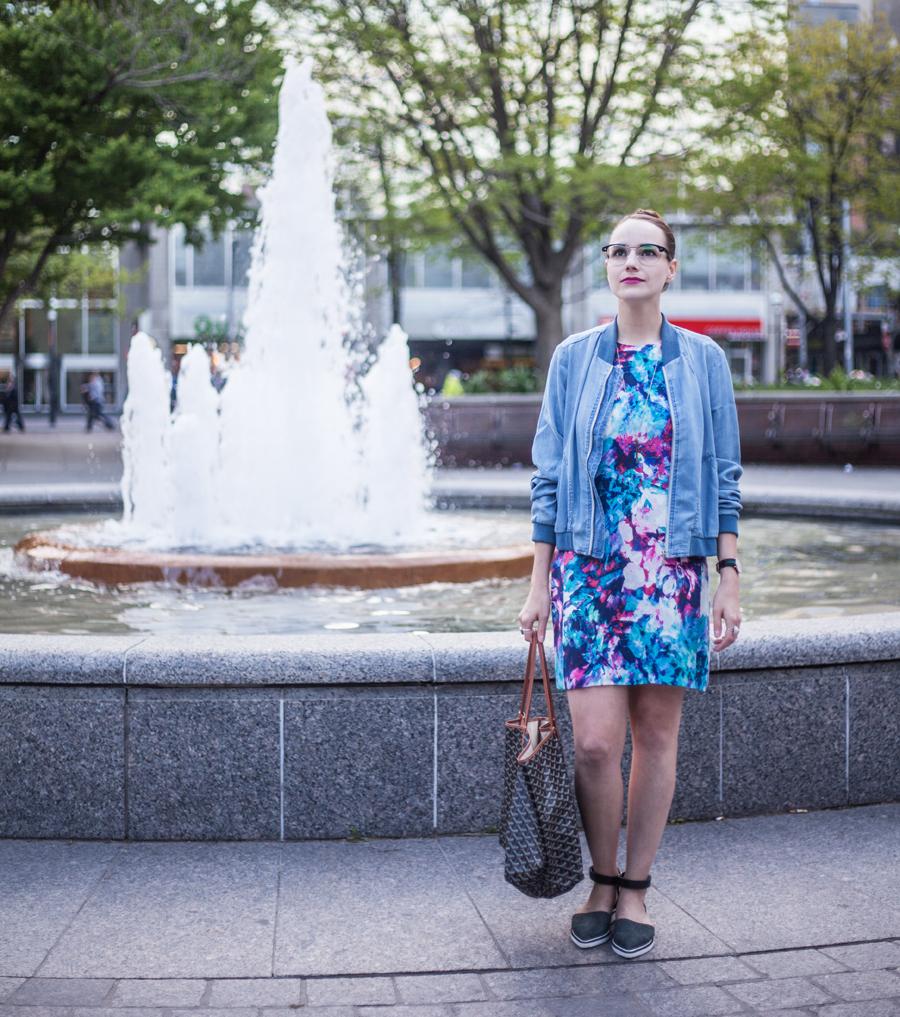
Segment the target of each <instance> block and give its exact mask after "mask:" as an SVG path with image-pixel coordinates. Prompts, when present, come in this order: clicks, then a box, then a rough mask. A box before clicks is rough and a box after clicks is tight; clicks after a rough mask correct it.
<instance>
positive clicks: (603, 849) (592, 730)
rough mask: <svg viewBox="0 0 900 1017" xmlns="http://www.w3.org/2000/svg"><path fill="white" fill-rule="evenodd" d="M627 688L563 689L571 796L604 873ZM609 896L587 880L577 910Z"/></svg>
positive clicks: (613, 824) (616, 821)
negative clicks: (571, 747)
mask: <svg viewBox="0 0 900 1017" xmlns="http://www.w3.org/2000/svg"><path fill="white" fill-rule="evenodd" d="M628 691H629V690H628V689H627V688H625V687H623V686H615V685H595V686H592V687H590V688H586V689H573V690H572V691H570V692H569V712H570V713H571V715H572V727H573V729H574V734H575V796H576V798H577V799H578V808H579V809H580V810H581V821H582V822H583V823H584V835H585V837H586V838H587V842H588V848H589V849H590V852H591V863H592V864H593V866H594V871H595V872H597V873H600V874H602V875H606V876H614V875H616V873H617V872H618V869H617V868H616V855H617V853H618V850H619V832H620V831H621V829H622V751H623V749H624V748H625V729H626V724H627V718H628ZM615 899H616V890H615V887H613V886H601V885H600V884H598V883H591V894H590V896H589V897H588V899H587V901H586V903H585V904H584V906H583V907H581V908H580V909H579V911H580V912H587V911H612V909H613V907H614V902H615Z"/></svg>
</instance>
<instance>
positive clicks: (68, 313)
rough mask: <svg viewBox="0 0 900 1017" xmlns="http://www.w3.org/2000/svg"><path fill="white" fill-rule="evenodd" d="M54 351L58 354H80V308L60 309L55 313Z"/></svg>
mask: <svg viewBox="0 0 900 1017" xmlns="http://www.w3.org/2000/svg"><path fill="white" fill-rule="evenodd" d="M57 315H58V317H57V319H56V350H57V352H58V353H65V354H69V353H82V352H83V350H82V348H81V334H82V313H81V308H80V307H62V308H60V309H59V311H57Z"/></svg>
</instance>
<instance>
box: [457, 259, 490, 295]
mask: <svg viewBox="0 0 900 1017" xmlns="http://www.w3.org/2000/svg"><path fill="white" fill-rule="evenodd" d="M460 263H461V268H462V286H463V289H488V288H489V287H490V286H491V284H492V282H493V279H492V274H493V273H492V272H491V270H490V268H489V267H488V263H487V262H486V261H485V260H484V258H482V257H481V255H480V254H475V253H474V252H470V251H466V252H465V253H464V254H463V255H462V257H461V258H460Z"/></svg>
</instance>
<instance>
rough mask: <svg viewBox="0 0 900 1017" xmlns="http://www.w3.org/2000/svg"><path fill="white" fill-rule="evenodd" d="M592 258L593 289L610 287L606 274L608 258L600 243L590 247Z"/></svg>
mask: <svg viewBox="0 0 900 1017" xmlns="http://www.w3.org/2000/svg"><path fill="white" fill-rule="evenodd" d="M590 259H591V289H594V290H605V289H609V279H608V278H607V276H606V258H605V257H604V256H603V251H601V250H600V244H593V245H592V246H591V248H590Z"/></svg>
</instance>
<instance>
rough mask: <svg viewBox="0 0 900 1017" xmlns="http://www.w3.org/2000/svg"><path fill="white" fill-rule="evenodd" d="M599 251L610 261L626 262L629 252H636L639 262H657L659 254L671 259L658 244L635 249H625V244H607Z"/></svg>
mask: <svg viewBox="0 0 900 1017" xmlns="http://www.w3.org/2000/svg"><path fill="white" fill-rule="evenodd" d="M600 250H601V251H603V253H604V254H605V255H606V257H607V258H608V259H609V260H610V261H627V260H628V252H629V251H636V252H637V256H638V260H639V261H659V257H660V255H661V254H664V255H665V256H666V258H670V257H671V256H670V254H669V252H668V250H667V249H666V248H665V247H661V246H660V245H659V244H640V245H639V246H637V247H626V246H625V244H607V245H606V247H601V248H600Z"/></svg>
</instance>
